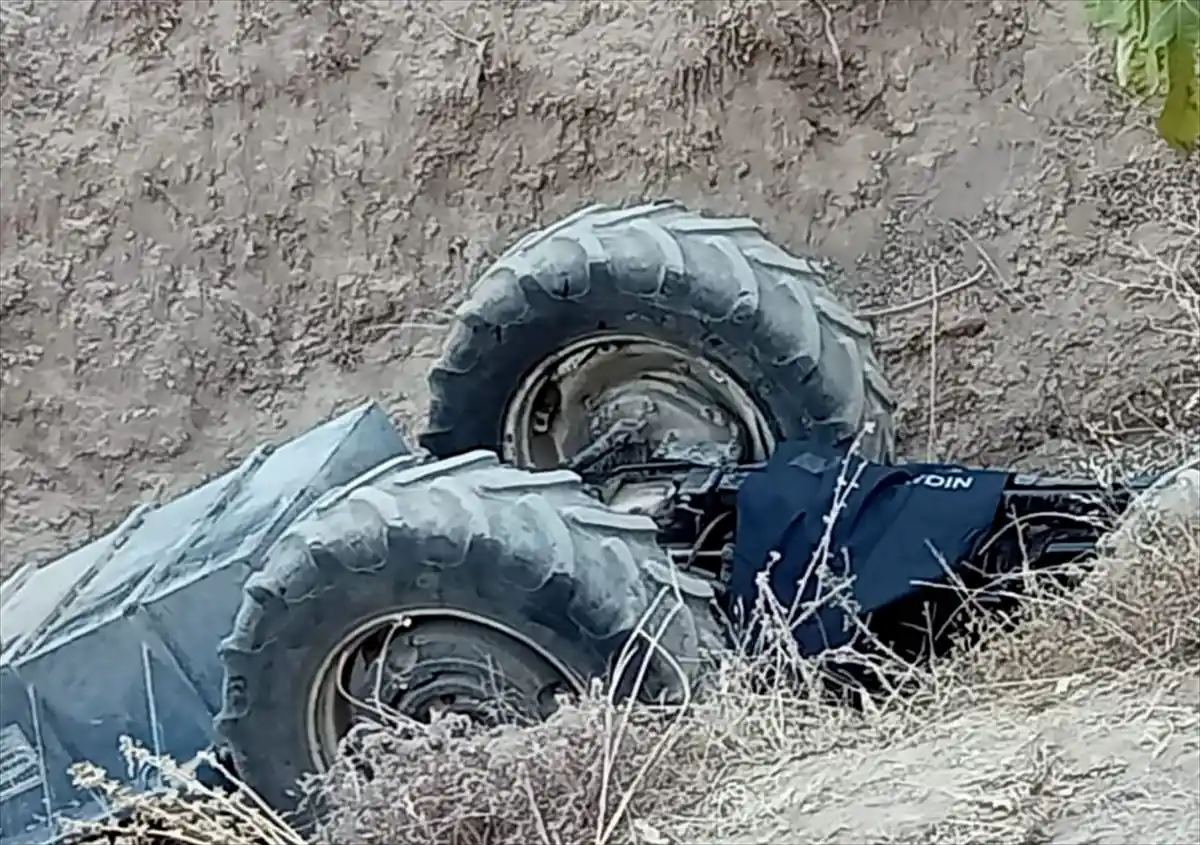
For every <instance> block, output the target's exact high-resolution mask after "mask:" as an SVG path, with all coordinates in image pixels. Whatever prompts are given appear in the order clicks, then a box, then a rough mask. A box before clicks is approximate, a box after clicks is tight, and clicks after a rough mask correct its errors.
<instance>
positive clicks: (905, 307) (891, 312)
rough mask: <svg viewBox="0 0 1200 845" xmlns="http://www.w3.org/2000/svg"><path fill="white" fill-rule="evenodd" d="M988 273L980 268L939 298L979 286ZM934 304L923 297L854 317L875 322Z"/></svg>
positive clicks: (931, 300) (930, 297) (985, 269)
mask: <svg viewBox="0 0 1200 845" xmlns="http://www.w3.org/2000/svg"><path fill="white" fill-rule="evenodd" d="M986 273H987V268H986V267H980V268H979V269H978V270H976V271H975V274H974V275H973V276H971V278H969V279H967V280H966V281H962V282H958V283H957V284H953V285H951V286H950V287H948V288H946V289H945V290H941V291H938V294H937V298H938V299H944V298H945V297H947V296H949V295H950V294H952V293H958V292H959V291H960V290H965V289H966V288H969V287H971V286H972V285H975V284H978V283H979V280H980V279H982V278H983V277H984V274H986ZM932 302H934V297H932V296H923V297H921V298H920V299H914V300H913V301H911V302H902V303H900V304H899V305H889V306H888V307H886V308H873V309H870V310H868V311H858V312H856V313H855V315H854V316H855V317H858V318H859V319H860V320H874V319H878V318H879V317H894V316H895V315H897V314H905V313H907V312H909V311H916V310H917V309H918V308H924V307H925V306H926V305H929V304H930V303H932Z"/></svg>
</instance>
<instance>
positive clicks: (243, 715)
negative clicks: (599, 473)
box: [215, 451, 715, 810]
mask: <svg viewBox="0 0 1200 845" xmlns="http://www.w3.org/2000/svg"><path fill="white" fill-rule="evenodd" d="M416 460H417V459H416V458H414V464H415V462H416ZM681 578H683V579H684V580H685V581H686V582H687V583H685V584H683V585H682V587H681V584H680V579H681ZM710 598H711V590H710V589H709V587H708V586H707V584H705V583H704V582H701V581H699V580H697V579H694V578H692V579H689V577H688V576H685V575H682V574H681V573H676V572H675V571H674V569H673V568H672V567H671V565H670V563H669V562H668V560H667V557H666V555H665V553H664V552H663V550H662V549H661V548H660V546H659V544H658V542H657V539H656V527H655V524H654V523H653V522H652V521H651V520H650V519H649V518H646V517H641V516H633V515H626V514H621V513H616V512H614V511H611V510H609V509H608V508H606V507H605V506H604V505H602V504H601V503H600V502H598V501H597V500H596V499H594V498H592V497H591V496H589V495H587V493H586V492H585V491H584V489H583V487H582V485H581V482H580V479H579V477H578V476H577V475H575V474H574V473H571V472H567V471H550V472H528V471H524V470H520V469H515V468H512V467H508V466H504V465H502V464H500V462H499V461H498V459H497V457H496V455H495V454H493V453H490V452H483V451H476V452H471V453H468V454H464V455H460V456H457V457H455V458H452V459H448V460H444V461H439V462H436V463H426V464H416V465H412V464H408V465H404V466H401V467H398V468H395V469H391V470H388V471H384V472H383V473H382V474H378V475H377V476H376V477H370V476H368V477H366V478H364V479H363V480H361V481H359V482H356V483H354V484H352V485H350V486H348V487H345V488H340V489H338V490H335V491H333V492H331V493H330V494H328V495H327V496H326V497H325V498H324V499H322V500H321V501H320V502H318V503H317V504H316V505H315V506H314V507H313V509H312V510H311V511H309V512H308V513H307V514H306V515H305V516H304V517H303V518H301V519H300V520H298V521H297V523H296V524H295V525H294V526H292V527H291V528H290V529H289V530H288V531H287V532H286V533H285V534H284V535H283V536H282V537H281V538H280V539H279V540H278V541H277V542H276V544H275V545H274V546H273V548H272V550H271V551H270V552H269V553H268V555H267V557H266V560H265V563H264V566H263V568H262V569H261V570H260V571H258V572H256V573H255V574H254V575H252V576H251V577H250V578H249V579H248V581H247V583H246V585H245V588H244V596H243V599H242V604H241V607H240V609H239V611H238V613H237V616H236V619H235V623H234V626H233V630H232V632H231V633H230V634H229V636H228V637H227V638H226V639H225V641H224V642H223V644H222V649H221V658H222V661H223V664H224V668H225V682H224V702H223V707H222V710H221V712H220V714H219V715H218V716H217V719H216V724H215V727H216V730H217V733H218V735H219V737H220V738H221V740H222V741H223V743H224V744H225V745H226V746H227V748H228V750H229V752H230V754H231V756H232V760H233V763H234V766H235V768H236V770H237V772H238V774H239V776H240V777H242V778H243V779H244V780H245V781H246V782H247V783H249V784H250V785H251V786H252V787H253V788H254V789H256V790H257V791H258V792H259V793H260V794H261V795H262V796H263V797H264V798H265V799H266V800H267V801H268V802H270V804H271V805H272V806H274V807H276V808H280V809H283V810H288V809H291V808H294V807H295V806H296V805H297V800H298V797H299V796H297V794H296V792H295V789H296V780H297V778H299V777H301V776H302V775H304V774H306V773H309V772H313V771H315V770H319V769H320V768H322V766H323V764H322V762H321V759H320V749H317V748H315V746H314V743H315V742H316V739H315V738H316V737H317V732H316V731H315V729H314V722H313V718H314V716H313V708H312V707H311V706H310V704H311V703H312V701H313V695H312V693H313V691H314V689H315V686H314V685H316V684H317V683H318V680H319V676H320V675H321V674H322V671H323V670H322V666H328V665H329V658H330V656H331V653H332V652H333V651H334V650H336V649H337V648H338V647H339V644H341V643H343V642H345V640H346V637H347V635H348V634H351V633H352V632H354V631H355V630H357V629H359V628H360V627H361V626H362V625H363V623H364V621H365V620H371V619H375V618H383V617H385V616H388V615H390V614H396V615H398V616H408V617H410V618H411V621H412V624H411V626H410V627H404V628H402V629H401V630H399V632H398V633H396V634H395V638H394V640H395V641H396V642H398V641H399V640H401V639H403V640H404V641H405V642H404V646H405V648H407V649H409V651H408V652H407V653H408V654H410V655H413V657H412V660H413V661H414V665H410V666H408V667H407V671H409V675H408V676H407V677H408V678H409V680H410V681H411V685H412V686H413V687H414V688H415V687H417V686H419V685H420V684H422V683H441V684H442V685H443V688H444V689H448V688H450V687H453V686H454V684H456V683H458V681H457V680H455V678H456V677H457V676H456V675H455V673H460V672H463V671H468V672H469V671H470V666H471V665H474V664H473V661H475V662H477V660H478V658H479V657H480V656H481V655H482V656H483V657H484V658H486V659H488V660H491V659H492V658H496V659H495V661H494V662H495V663H496V664H497V665H496V666H493V667H492V668H493V669H498V670H499V671H500V673H501V674H505V673H507V675H508V676H509V677H508V678H507V680H505V679H504V678H501V679H500V680H501V681H503V682H504V683H505V684H507V686H505V689H506V691H507V692H510V693H511V692H513V691H515V694H516V695H517V697H518V698H523V699H525V700H524V701H523V703H522V702H518V705H520V706H518V707H517V710H519V711H521V712H522V713H524V714H525V715H526V716H532V717H533V718H535V719H536V718H539V717H544V716H545V715H547V714H548V713H547V711H546V705H547V702H546V701H544V700H541V698H540V696H541V695H542V693H544V692H545V690H544V689H543V688H542V687H544V686H545V679H546V678H547V677H556V678H560V679H561V680H562V681H563V682H564V683H563V686H564V688H566V689H567V690H569V689H572V688H573V689H575V690H576V691H578V690H580V689H582V688H583V686H584V685H586V684H587V683H589V682H590V681H592V680H593V679H606V678H608V679H611V673H612V670H613V667H614V662H615V660H616V658H617V657H618V655H619V654H620V653H621V652H622V649H623V648H624V647H625V645H626V643H627V642H628V641H629V640H630V638H631V635H632V634H633V633H634V632H635V630H636V629H637V628H638V627H639V625H641V626H642V628H643V629H644V630H645V631H647V632H648V633H649V634H652V635H654V636H655V638H656V641H657V649H655V650H654V651H655V653H656V654H657V655H658V656H657V657H652V658H650V659H649V660H648V661H647V665H648V666H649V672H648V675H647V676H646V677H645V682H644V684H643V687H642V688H641V690H640V691H639V693H640V694H643V695H647V696H651V697H655V698H665V699H667V700H671V699H675V700H678V699H679V697H680V696H681V695H684V694H685V688H686V687H688V686H689V685H690V684H691V682H692V681H693V680H694V676H695V673H696V672H697V671H698V668H699V665H700V656H701V652H702V639H703V638H704V637H706V636H709V634H711V633H712V632H713V631H715V629H706V628H705V625H706V624H709V623H706V622H705V621H704V619H703V618H702V616H701V614H699V613H693V608H697V609H699V608H701V607H702V606H704V605H705V603H706V602H707V601H708V600H709V599H710ZM471 632H473V633H471ZM714 642H715V641H714ZM664 654H665V655H666V656H665V657H663V655H664ZM639 665H640V664H639ZM635 669H636V667H635ZM439 673H441V674H439ZM446 684H449V685H450V686H449V687H447V686H446ZM406 688H407V687H406ZM460 688H461V684H460ZM406 694H407V693H406ZM414 694H415V693H414ZM551 709H552V705H551ZM326 751H327V749H326Z"/></svg>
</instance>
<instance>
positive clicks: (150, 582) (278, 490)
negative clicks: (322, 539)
mask: <svg viewBox="0 0 1200 845" xmlns="http://www.w3.org/2000/svg"><path fill="white" fill-rule="evenodd" d="M417 460H419V458H418V457H417V456H416V455H413V454H412V453H411V451H410V450H409V448H408V445H407V444H406V442H405V440H404V438H403V436H402V435H401V434H400V432H399V431H397V430H396V429H395V427H393V426H392V424H391V422H390V421H389V420H388V417H387V415H386V414H385V413H384V412H383V411H382V409H380V408H379V407H378V406H377V405H375V404H374V403H368V404H366V405H362V406H360V407H358V408H355V409H354V410H352V411H350V412H348V413H345V414H343V415H342V416H339V417H337V418H335V419H332V420H330V421H328V422H326V423H324V424H322V425H320V426H317V427H316V428H314V429H312V430H310V431H308V432H307V433H305V434H303V435H301V436H299V437H297V438H295V439H293V440H290V441H288V442H286V443H284V444H282V445H280V446H278V447H276V448H273V449H272V448H270V447H260V448H258V449H257V450H255V451H254V452H253V453H252V454H251V455H250V456H249V457H248V458H246V459H245V461H243V462H242V464H241V465H240V466H238V467H237V468H235V469H233V470H231V471H229V472H227V473H226V474H225V475H222V476H220V477H218V478H216V479H215V480H213V481H210V482H208V483H206V484H204V485H203V486H200V487H198V488H196V489H194V490H192V491H190V492H188V493H186V494H184V495H182V496H179V497H178V498H176V499H173V500H172V501H170V502H167V503H166V504H163V505H161V506H158V507H152V506H142V507H139V508H137V509H136V510H135V511H133V513H131V514H130V515H129V517H128V518H127V519H126V520H125V521H124V522H123V523H122V524H120V525H119V526H118V527H117V528H116V529H114V530H113V531H111V532H110V533H109V534H107V535H105V536H103V537H100V538H99V539H97V540H94V541H92V542H91V543H89V544H88V545H86V546H83V547H82V548H80V549H77V550H75V551H73V552H70V553H69V554H66V555H64V556H63V557H61V558H59V559H57V560H55V561H53V562H52V563H49V564H47V565H45V566H41V567H36V568H35V567H32V566H28V567H26V568H25V569H23V570H20V571H18V572H17V573H16V574H15V575H14V576H13V577H12V578H10V579H9V580H8V581H6V582H5V583H4V584H3V585H0V841H3V842H5V843H11V844H12V845H25V844H26V843H42V842H47V841H52V840H53V839H55V838H56V837H57V836H58V835H59V834H60V832H61V827H60V821H61V820H62V819H64V818H74V819H88V818H96V817H100V816H102V815H103V814H104V813H105V812H106V807H105V805H104V803H103V801H102V799H100V798H99V797H98V796H96V795H90V794H86V793H82V792H80V791H79V790H77V789H76V788H75V787H74V785H73V783H72V778H71V776H70V774H69V769H70V767H71V766H72V765H73V764H75V763H79V762H85V761H86V762H91V763H94V764H96V765H98V766H100V767H102V768H104V769H105V770H107V771H108V772H109V774H110V775H111V776H113V777H117V778H119V779H121V780H123V781H125V782H126V783H128V784H129V785H131V786H134V787H135V788H140V789H151V788H154V787H155V786H156V784H154V783H153V782H152V780H151V778H150V777H149V776H148V774H147V773H145V772H129V771H127V766H126V763H125V761H124V760H123V759H122V758H121V754H120V752H119V748H118V743H119V739H120V737H121V736H123V735H124V736H129V737H131V738H132V739H134V740H135V741H137V742H138V743H139V744H141V745H143V746H144V747H146V748H148V749H150V750H152V751H154V752H156V753H159V754H164V755H168V756H170V757H171V758H173V759H175V760H179V761H187V760H190V759H193V758H194V757H195V755H196V754H197V753H199V752H200V751H202V750H204V749H206V748H208V747H210V746H211V744H212V740H213V736H212V720H213V717H214V715H215V714H216V713H217V711H218V710H219V709H220V705H221V697H222V689H221V686H222V681H223V672H222V667H221V663H220V660H219V657H218V645H219V643H220V641H221V640H222V638H223V637H224V636H225V635H226V634H227V633H228V632H229V630H230V627H231V624H232V621H233V619H234V616H235V615H236V613H237V609H238V606H239V604H240V603H241V600H242V586H243V584H244V582H245V581H246V579H247V577H248V576H249V575H250V574H251V573H252V572H254V571H255V570H256V569H257V568H258V567H259V566H260V562H261V560H262V557H263V555H264V554H265V552H266V551H267V550H268V549H269V547H270V546H271V544H272V543H273V542H274V541H275V540H276V538H277V537H278V536H279V535H280V534H281V533H282V532H283V531H284V530H285V529H286V528H287V526H288V525H290V524H291V523H292V522H293V521H295V520H296V519H297V517H299V516H300V515H301V514H303V513H304V512H305V511H306V510H308V509H309V508H310V507H311V506H312V505H313V504H314V503H315V502H316V501H317V500H318V499H319V498H320V497H321V496H323V495H324V494H326V493H327V492H329V491H331V490H334V489H336V488H339V487H342V486H343V485H347V484H350V483H351V482H353V481H355V480H356V479H358V480H360V481H361V480H362V479H363V478H364V476H365V477H366V478H368V479H369V478H370V477H373V476H374V475H375V473H377V472H381V471H385V470H388V469H392V468H395V466H396V465H397V463H401V462H406V461H417Z"/></svg>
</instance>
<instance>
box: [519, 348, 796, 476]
mask: <svg viewBox="0 0 1200 845" xmlns="http://www.w3.org/2000/svg"><path fill="white" fill-rule="evenodd" d="M639 415H645V416H647V417H648V425H647V426H646V427H645V429H644V430H643V431H642V433H641V437H642V438H643V439H644V440H645V441H646V443H647V444H648V445H649V446H650V447H651V448H652V450H658V449H659V448H660V447H662V446H664V445H667V444H670V445H671V446H672V448H676V449H678V448H683V449H684V450H695V449H712V448H713V447H716V448H717V449H718V450H719V451H720V452H721V453H722V454H728V455H729V456H731V457H732V458H733V459H735V460H737V459H742V460H750V461H756V460H765V459H766V457H767V456H768V455H769V453H770V450H771V448H772V447H773V445H774V443H773V437H772V435H771V432H770V428H769V426H768V424H767V422H766V418H765V417H764V415H763V414H762V412H761V411H760V410H759V409H758V407H757V405H755V403H754V402H753V401H752V400H751V399H750V396H749V395H748V394H747V393H746V391H745V390H744V389H743V388H742V387H741V386H740V385H739V384H738V383H737V382H736V380H735V379H734V378H733V377H732V376H731V375H730V374H729V373H727V372H725V371H724V370H722V369H721V368H719V367H718V366H717V365H715V364H713V363H712V362H709V361H704V360H699V359H697V358H696V357H695V356H693V355H692V354H691V353H689V352H687V351H686V350H684V349H681V348H680V347H677V346H675V345H673V344H670V343H666V342H664V341H658V340H654V339H651V338H647V337H642V336H636V335H624V334H607V335H599V336H594V337H591V338H586V339H584V340H581V341H578V342H576V343H574V344H571V345H569V346H567V347H566V348H564V349H563V350H561V351H560V352H559V353H558V354H556V355H554V356H551V357H550V358H548V359H547V360H545V361H543V362H542V363H541V364H540V365H539V366H538V367H536V368H535V369H534V370H533V371H532V372H531V373H530V375H529V376H528V377H527V378H526V379H525V380H524V381H523V383H522V384H521V385H520V386H519V388H518V390H517V391H516V393H515V394H514V396H513V399H512V401H511V402H510V403H509V407H508V409H507V412H506V414H505V419H504V432H503V434H504V443H503V445H504V452H505V458H506V459H507V460H509V461H511V462H513V463H516V464H518V465H520V466H533V467H540V468H549V467H553V466H563V465H565V464H567V463H568V462H569V461H570V459H571V458H573V457H574V456H575V455H576V454H578V453H579V452H580V451H581V450H582V449H584V448H585V447H586V446H587V445H588V444H589V443H592V442H594V441H595V440H596V439H597V438H598V437H600V436H601V435H603V434H604V433H605V432H606V431H608V430H610V429H611V428H612V427H613V425H614V424H616V423H617V422H618V421H619V420H621V419H629V418H632V417H636V416H639Z"/></svg>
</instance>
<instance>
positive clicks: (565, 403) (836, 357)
mask: <svg viewBox="0 0 1200 845" xmlns="http://www.w3.org/2000/svg"><path fill="white" fill-rule="evenodd" d="M429 381H430V391H431V405H430V412H429V422H428V427H427V430H426V431H425V433H424V434H423V436H422V437H421V444H422V446H424V447H425V448H426V449H427V450H429V451H430V452H432V453H433V454H434V455H437V456H439V457H447V456H450V455H454V454H457V453H459V452H463V451H466V450H469V449H476V448H484V449H492V450H495V451H497V452H499V453H500V454H501V455H502V456H503V457H504V459H505V460H506V461H508V462H510V463H513V464H516V465H519V466H538V467H550V466H561V465H566V464H568V463H569V461H570V459H571V457H572V456H573V455H574V454H577V453H578V452H579V451H580V450H581V449H582V448H583V447H584V446H586V445H587V444H588V443H589V442H592V441H594V440H595V438H596V437H597V436H598V435H599V434H601V433H603V431H604V430H605V426H606V425H607V424H608V423H610V422H612V421H613V419H614V418H619V417H621V416H628V415H629V414H630V413H631V412H635V411H636V410H637V409H638V408H644V407H646V406H647V404H650V405H652V406H653V407H654V408H656V409H657V412H658V414H659V416H658V421H659V431H658V433H659V434H662V433H663V432H665V431H674V432H675V433H679V432H680V431H681V430H682V429H690V433H689V434H687V435H686V436H685V439H686V440H689V441H690V445H697V444H702V443H708V444H711V443H714V442H715V443H718V444H725V443H728V442H730V441H734V440H736V441H738V445H737V447H736V449H737V452H738V454H739V456H740V459H741V460H742V461H743V462H745V461H758V460H764V459H765V458H767V457H768V456H769V454H770V452H771V451H772V450H773V448H774V443H776V442H778V441H779V440H783V439H790V438H796V437H802V436H806V435H809V434H811V433H814V432H815V433H817V434H820V435H824V436H825V437H827V438H828V439H829V440H830V441H831V442H833V443H835V444H839V443H844V442H847V441H850V440H851V439H853V438H854V437H855V436H856V435H858V434H859V433H860V432H861V431H864V430H865V429H866V428H868V424H871V427H873V431H872V432H871V433H869V434H867V435H866V436H865V437H864V439H863V441H862V444H861V447H860V449H861V453H862V454H863V456H864V457H867V458H870V459H872V460H875V461H880V462H887V461H889V460H890V459H891V458H892V451H893V443H894V437H893V431H892V419H891V417H892V411H893V409H894V402H893V399H892V396H891V392H890V390H889V387H888V385H887V382H886V381H885V379H884V378H883V376H882V374H881V372H880V368H879V364H878V362H877V361H876V359H875V356H874V353H873V352H872V349H871V330H870V329H869V327H868V326H866V325H865V324H864V323H862V322H861V321H860V320H858V319H856V318H855V317H854V316H853V315H852V314H851V313H850V312H848V311H847V310H846V309H845V308H844V307H843V306H842V305H841V304H839V303H838V301H837V300H836V299H835V298H834V297H833V296H832V294H831V293H830V292H829V291H828V289H827V288H826V278H825V274H824V269H823V267H822V265H821V264H820V263H818V262H817V261H814V260H810V259H807V258H800V257H796V256H794V255H791V254H789V253H787V252H785V251H784V250H783V249H781V248H780V247H778V246H776V245H775V244H773V243H772V242H771V241H769V240H768V239H767V237H766V236H765V235H764V233H763V231H762V229H761V228H760V226H759V225H758V224H757V223H755V222H754V221H753V220H749V219H745V218H711V217H705V216H702V215H700V214H696V213H693V212H691V211H688V210H687V209H686V208H685V207H684V206H682V205H680V204H679V203H677V202H673V201H661V202H656V203H651V204H648V205H640V206H637V207H633V208H626V209H614V208H606V207H602V206H593V207H589V208H585V209H583V210H582V211H579V212H577V213H575V214H573V215H571V216H569V217H567V218H565V219H563V220H561V221H559V222H558V223H555V224H553V225H551V226H549V227H548V228H546V229H543V230H541V231H539V232H534V233H532V234H529V235H526V236H525V237H524V238H522V239H521V240H520V241H519V242H518V243H516V244H515V245H514V246H513V247H512V248H510V249H509V250H508V251H507V252H506V253H505V254H504V255H503V256H502V257H501V258H500V259H499V260H498V261H497V262H496V263H495V264H494V265H493V266H492V267H491V268H489V269H488V270H487V271H486V272H485V273H484V274H483V276H482V277H481V278H480V279H479V281H478V283H477V284H476V285H475V287H474V289H473V290H472V291H471V294H470V295H469V297H468V299H467V301H466V302H465V303H464V304H463V305H462V306H461V307H460V308H459V309H458V311H457V314H456V317H455V323H454V326H453V329H452V332H451V334H450V336H449V338H448V339H447V341H446V344H445V347H444V349H443V352H442V355H441V358H440V360H439V361H438V362H437V363H436V365H435V366H434V367H433V369H432V371H431V374H430V379H429ZM647 400H648V401H647ZM651 428H652V430H653V428H654V427H653V426H652V427H651ZM650 436H651V437H652V436H653V433H652V434H651V435H650Z"/></svg>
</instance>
